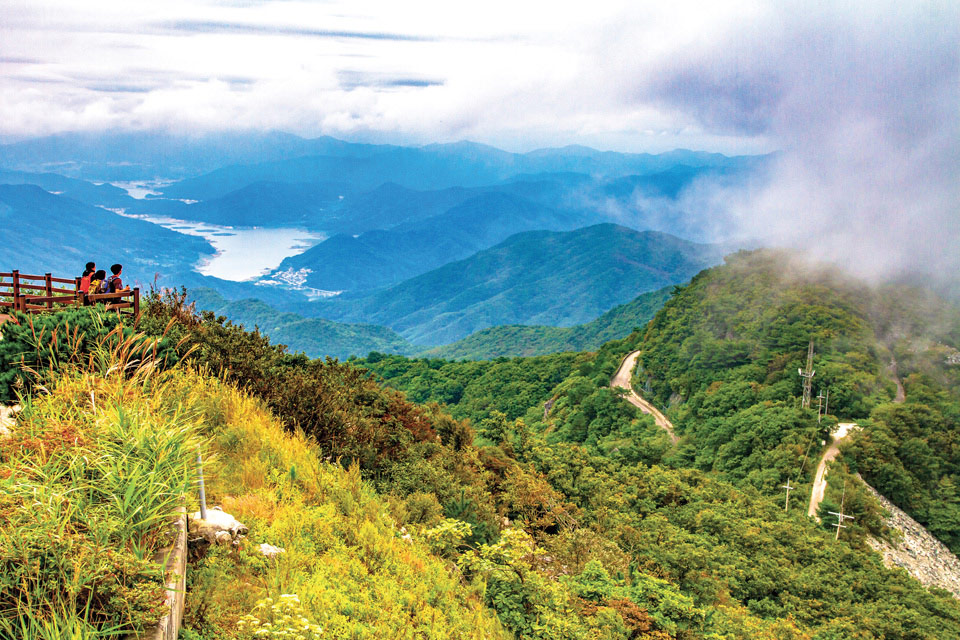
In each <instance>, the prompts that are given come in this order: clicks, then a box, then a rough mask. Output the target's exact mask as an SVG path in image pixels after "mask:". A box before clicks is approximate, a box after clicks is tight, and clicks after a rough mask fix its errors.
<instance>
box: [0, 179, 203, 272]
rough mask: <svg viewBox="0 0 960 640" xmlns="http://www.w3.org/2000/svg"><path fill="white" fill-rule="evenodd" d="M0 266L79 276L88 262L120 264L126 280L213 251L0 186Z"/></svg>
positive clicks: (36, 190)
mask: <svg viewBox="0 0 960 640" xmlns="http://www.w3.org/2000/svg"><path fill="white" fill-rule="evenodd" d="M0 225H2V226H3V230H4V231H3V242H0V265H3V267H2V268H3V269H19V270H21V271H23V272H25V273H26V272H33V273H47V272H50V273H54V274H55V275H57V276H62V277H67V276H71V275H80V273H81V272H82V271H83V267H84V265H85V264H86V263H87V262H88V261H91V260H93V261H95V262H96V263H97V265H99V266H100V268H109V265H110V264H112V263H114V262H119V263H121V264H123V265H124V274H125V275H126V278H127V279H129V280H133V279H134V278H139V279H141V280H142V281H149V280H151V279H152V277H153V274H154V273H155V272H156V271H157V270H158V269H162V270H166V269H182V268H183V267H184V266H185V265H193V264H195V263H197V262H198V261H199V260H201V259H202V258H203V257H205V256H209V255H211V254H212V253H213V248H212V247H211V246H210V245H209V244H207V243H206V242H205V241H204V240H203V239H201V238H195V237H192V236H186V235H183V234H180V233H176V232H174V231H168V230H167V229H163V228H162V227H158V226H157V225H154V224H151V223H149V222H145V221H143V220H136V219H132V218H127V217H124V216H121V215H118V214H116V213H113V212H112V211H107V210H106V209H103V208H100V207H93V206H90V205H88V204H84V203H82V202H79V201H77V200H73V199H72V198H67V197H64V196H59V195H55V194H52V193H50V192H48V191H44V190H43V189H41V188H40V187H38V186H35V185H30V184H20V185H10V184H0Z"/></svg>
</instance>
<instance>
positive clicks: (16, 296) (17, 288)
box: [13, 269, 20, 311]
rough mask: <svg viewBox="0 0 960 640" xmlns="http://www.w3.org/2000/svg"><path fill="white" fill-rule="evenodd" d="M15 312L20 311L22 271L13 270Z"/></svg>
mask: <svg viewBox="0 0 960 640" xmlns="http://www.w3.org/2000/svg"><path fill="white" fill-rule="evenodd" d="M13 310H14V311H19V310H20V270H19V269H14V270H13Z"/></svg>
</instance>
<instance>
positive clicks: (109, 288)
mask: <svg viewBox="0 0 960 640" xmlns="http://www.w3.org/2000/svg"><path fill="white" fill-rule="evenodd" d="M110 273H112V274H113V275H111V276H110V277H109V278H107V281H106V283H105V284H104V289H105V291H104V293H120V292H122V291H129V290H130V287H129V286H127V287H125V286H123V280H121V279H120V274H122V273H123V265H122V264H115V265H113V266H112V267H110Z"/></svg>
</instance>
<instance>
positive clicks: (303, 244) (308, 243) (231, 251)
mask: <svg viewBox="0 0 960 640" xmlns="http://www.w3.org/2000/svg"><path fill="white" fill-rule="evenodd" d="M167 184H170V181H169V180H155V181H151V182H143V181H140V182H114V183H113V185H114V186H117V187H120V188H121V189H125V190H126V191H127V193H128V194H129V195H130V196H131V197H133V198H137V199H143V198H144V197H146V196H148V195H156V194H157V192H156V191H155V190H154V189H157V188H159V187H162V186H164V185H167ZM185 202H188V203H189V202H192V201H185ZM111 211H115V212H116V213H119V214H121V215H124V212H123V210H122V209H120V210H118V209H111ZM134 217H137V218H140V219H141V220H146V221H148V222H152V223H154V224H158V225H160V226H161V227H165V228H167V229H171V230H173V231H177V232H178V233H183V234H186V235H188V236H199V237H201V238H203V239H205V240H206V241H207V242H209V243H210V244H212V245H213V248H214V249H216V251H217V253H216V254H215V255H214V256H212V257H211V258H208V259H206V260H203V261H202V262H200V263H199V264H197V265H196V266H195V267H194V270H195V271H197V272H198V273H202V274H203V275H205V276H214V277H216V278H221V279H222V280H233V281H237V282H239V281H242V280H253V279H254V278H257V277H258V276H262V275H264V274H265V273H268V272H270V271H272V270H273V269H275V268H277V267H278V266H280V263H281V262H283V259H284V258H288V257H290V256H295V255H297V254H299V253H303V252H304V251H306V250H307V249H309V248H310V247H312V246H313V245H315V244H317V243H319V242H323V241H324V240H326V239H327V236H326V235H325V234H323V233H320V232H313V231H305V230H303V229H286V228H282V229H265V228H253V229H248V228H243V229H235V228H233V227H221V226H218V225H214V224H204V223H201V222H190V221H186V220H176V219H174V218H165V217H159V216H157V217H155V216H134Z"/></svg>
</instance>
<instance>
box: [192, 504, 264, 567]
mask: <svg viewBox="0 0 960 640" xmlns="http://www.w3.org/2000/svg"><path fill="white" fill-rule="evenodd" d="M188 531H189V543H190V547H191V550H192V552H193V553H194V554H195V555H201V556H202V555H203V554H204V553H205V552H206V550H207V549H208V548H209V547H210V545H214V544H216V545H232V546H234V547H236V546H238V545H239V544H240V540H241V539H242V538H243V537H244V536H246V535H247V533H248V532H249V531H250V530H249V529H248V528H247V526H246V525H245V524H243V523H242V522H240V521H239V520H237V519H236V518H234V517H233V516H232V515H230V514H229V513H227V512H226V511H223V510H222V509H221V508H220V507H213V508H212V509H208V510H207V517H206V519H204V518H201V517H200V512H199V511H198V512H196V513H191V514H190V527H189V530H188Z"/></svg>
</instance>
